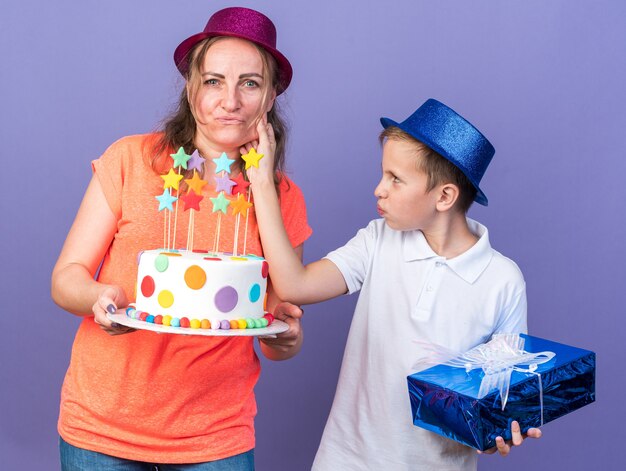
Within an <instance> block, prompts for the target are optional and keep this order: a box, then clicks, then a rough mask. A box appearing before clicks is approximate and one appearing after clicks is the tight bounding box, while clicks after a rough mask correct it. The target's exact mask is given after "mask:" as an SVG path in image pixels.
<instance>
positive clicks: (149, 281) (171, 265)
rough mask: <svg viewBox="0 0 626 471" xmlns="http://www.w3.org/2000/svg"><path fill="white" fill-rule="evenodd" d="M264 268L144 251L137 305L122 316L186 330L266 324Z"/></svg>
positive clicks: (224, 257)
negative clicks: (125, 315)
mask: <svg viewBox="0 0 626 471" xmlns="http://www.w3.org/2000/svg"><path fill="white" fill-rule="evenodd" d="M268 268H269V267H268V264H267V262H266V261H265V260H264V259H263V258H262V257H257V256H254V255H247V256H234V255H232V254H224V253H206V252H200V251H199V252H192V251H185V250H183V251H173V250H147V251H144V252H142V253H141V254H140V256H139V269H138V275H137V302H136V303H135V305H134V306H131V307H130V308H129V309H128V310H127V315H128V316H129V317H131V318H133V319H138V320H141V321H145V322H152V323H154V324H161V325H165V326H171V327H182V328H192V329H246V328H248V329H250V328H262V327H267V326H268V325H269V324H271V322H272V320H273V317H272V315H271V314H269V313H266V312H265V309H264V302H263V301H264V298H265V292H266V289H267V275H268Z"/></svg>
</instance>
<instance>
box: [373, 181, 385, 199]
mask: <svg viewBox="0 0 626 471" xmlns="http://www.w3.org/2000/svg"><path fill="white" fill-rule="evenodd" d="M384 193H385V191H384V188H383V184H382V182H380V183H378V185H376V188H374V196H375V197H376V198H383V197H384Z"/></svg>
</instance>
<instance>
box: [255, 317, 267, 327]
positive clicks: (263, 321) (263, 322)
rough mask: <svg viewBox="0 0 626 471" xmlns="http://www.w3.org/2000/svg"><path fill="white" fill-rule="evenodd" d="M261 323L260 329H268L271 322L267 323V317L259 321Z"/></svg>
mask: <svg viewBox="0 0 626 471" xmlns="http://www.w3.org/2000/svg"><path fill="white" fill-rule="evenodd" d="M257 320H258V321H259V327H267V326H268V325H269V322H268V321H267V319H266V318H265V317H261V318H260V319H257Z"/></svg>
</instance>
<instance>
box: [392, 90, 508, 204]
mask: <svg viewBox="0 0 626 471" xmlns="http://www.w3.org/2000/svg"><path fill="white" fill-rule="evenodd" d="M380 123H381V124H382V125H383V127H384V128H385V129H386V128H388V127H389V126H395V127H398V128H400V129H401V130H402V131H404V132H406V133H407V134H409V135H411V136H413V137H414V138H415V139H417V140H418V141H420V142H422V143H423V144H425V145H426V146H428V147H430V148H431V149H432V150H434V151H435V152H437V153H438V154H440V155H441V156H442V157H444V158H446V159H447V160H449V161H450V162H452V163H453V164H454V165H455V166H456V167H458V168H459V170H461V172H463V174H465V176H466V177H467V178H468V179H469V181H470V182H471V183H472V185H474V188H476V197H475V198H474V201H476V202H477V203H478V204H482V205H483V206H487V203H488V201H487V197H486V196H485V194H484V193H483V191H482V190H481V189H480V187H479V186H478V185H479V184H480V180H481V179H482V178H483V175H484V174H485V171H486V170H487V167H488V166H489V162H491V159H492V158H493V155H494V154H495V153H496V150H495V148H494V147H493V145H491V142H489V141H488V140H487V138H486V137H485V136H483V135H482V133H481V132H480V131H479V130H478V129H476V128H475V127H474V126H473V125H472V124H471V123H470V122H469V121H467V120H466V119H465V118H463V117H462V116H461V115H459V114H458V113H457V112H456V111H454V110H453V109H452V108H449V107H448V106H446V105H444V104H443V103H441V102H439V101H437V100H434V99H432V98H430V99H429V100H426V102H424V104H423V105H422V106H420V107H419V108H418V109H417V110H416V111H415V112H414V113H413V114H412V115H411V116H409V117H408V118H407V119H406V120H404V121H402V122H401V123H397V122H395V121H393V120H392V119H389V118H380Z"/></svg>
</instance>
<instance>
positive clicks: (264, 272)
mask: <svg viewBox="0 0 626 471" xmlns="http://www.w3.org/2000/svg"><path fill="white" fill-rule="evenodd" d="M269 272H270V266H269V264H268V263H267V262H266V261H265V260H263V264H262V265H261V275H262V276H263V278H267V275H268V274H269Z"/></svg>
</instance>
